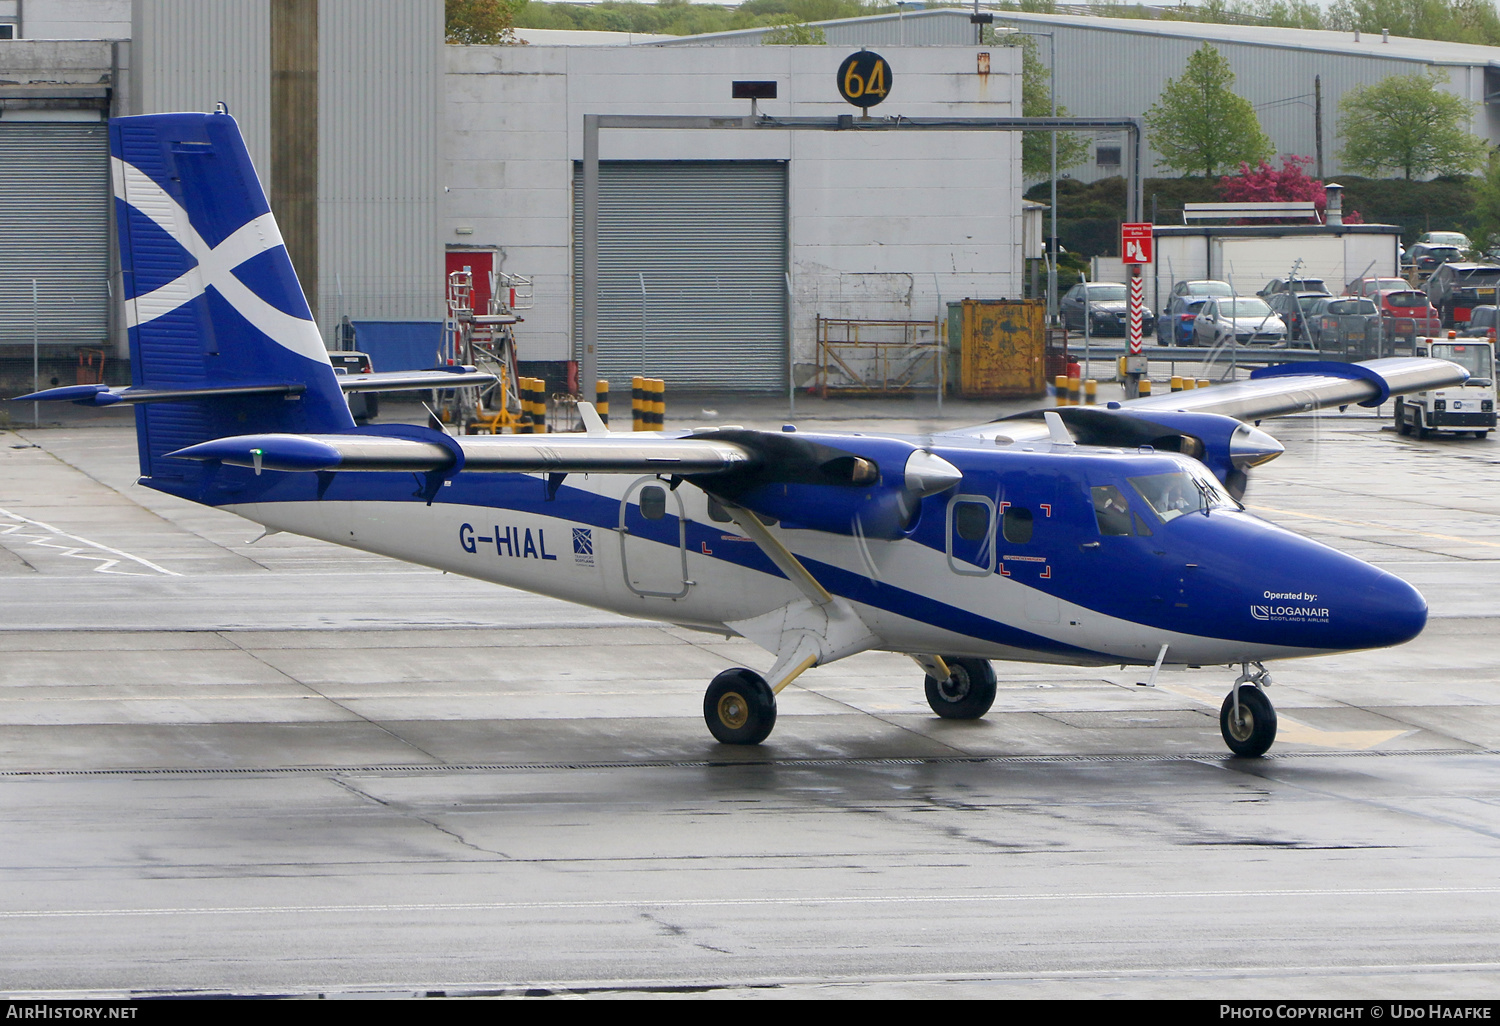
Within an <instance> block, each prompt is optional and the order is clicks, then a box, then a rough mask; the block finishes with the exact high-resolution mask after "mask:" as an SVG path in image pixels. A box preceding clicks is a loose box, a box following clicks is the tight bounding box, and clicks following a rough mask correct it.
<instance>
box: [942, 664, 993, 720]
mask: <svg viewBox="0 0 1500 1026" xmlns="http://www.w3.org/2000/svg"><path fill="white" fill-rule="evenodd" d="M943 662H945V663H947V664H948V670H949V676H948V679H947V680H945V681H941V682H940V681H938V680H936V679H934V678H933V677H932V676H931V675H929V676H927V677H926V678H925V681H926V690H927V704H928V705H929V706H931V707H932V711H933V712H935V713H937V714H938V715H939V716H941V717H942V718H943V719H945V720H977V719H979V718H980V717H981V716H983V715H984V714H985V713H987V712H989V711H990V706H992V705H994V704H995V668H994V667H993V666H991V665H990V661H989V660H988V659H960V658H956V657H955V658H952V659H950V658H948V657H946V656H945V657H944V658H943Z"/></svg>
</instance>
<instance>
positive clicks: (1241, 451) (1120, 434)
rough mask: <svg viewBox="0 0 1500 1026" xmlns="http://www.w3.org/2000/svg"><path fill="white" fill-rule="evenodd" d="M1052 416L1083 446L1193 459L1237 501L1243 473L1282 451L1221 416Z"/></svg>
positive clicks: (1068, 410)
mask: <svg viewBox="0 0 1500 1026" xmlns="http://www.w3.org/2000/svg"><path fill="white" fill-rule="evenodd" d="M1056 413H1057V415H1058V416H1059V417H1061V418H1062V420H1063V423H1064V424H1066V425H1067V426H1068V430H1069V431H1070V432H1071V433H1072V434H1073V436H1074V438H1075V439H1076V440H1077V441H1078V442H1079V444H1081V445H1118V446H1121V447H1125V448H1138V447H1140V446H1143V445H1149V446H1151V447H1152V448H1153V449H1160V450H1163V451H1167V452H1180V453H1182V454H1183V455H1184V456H1191V457H1192V458H1193V459H1195V460H1198V461H1199V462H1200V463H1202V464H1203V465H1204V466H1206V467H1208V469H1209V470H1211V471H1212V472H1213V475H1214V476H1215V477H1217V478H1218V479H1219V480H1220V481H1222V482H1223V483H1224V487H1225V488H1227V489H1228V490H1229V493H1230V494H1231V495H1233V496H1234V497H1235V498H1237V499H1238V498H1240V497H1241V496H1242V495H1244V493H1245V484H1246V482H1247V477H1246V472H1247V471H1248V470H1249V469H1250V468H1251V467H1258V466H1260V465H1261V464H1262V463H1266V462H1268V461H1270V460H1273V459H1275V458H1276V457H1277V456H1280V455H1281V454H1282V452H1284V451H1285V450H1284V449H1283V448H1282V445H1281V443H1280V442H1278V441H1276V439H1274V438H1272V437H1271V436H1270V435H1268V434H1266V432H1264V431H1262V430H1260V429H1259V428H1257V427H1252V426H1251V425H1249V424H1246V423H1244V422H1243V421H1240V420H1236V419H1235V418H1234V417H1229V416H1225V415H1224V414H1222V413H1187V412H1184V411H1181V410H1130V411H1126V410H1123V409H1111V408H1109V407H1107V406H1105V407H1099V406H1076V407H1064V408H1062V409H1059V410H1057V411H1056Z"/></svg>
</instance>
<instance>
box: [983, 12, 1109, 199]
mask: <svg viewBox="0 0 1500 1026" xmlns="http://www.w3.org/2000/svg"><path fill="white" fill-rule="evenodd" d="M995 41H996V42H997V43H999V44H1000V45H1002V46H1019V47H1020V48H1021V116H1022V117H1023V118H1045V117H1051V115H1052V87H1051V78H1052V76H1051V74H1050V73H1049V71H1048V69H1047V66H1046V65H1045V64H1043V63H1042V61H1041V58H1039V57H1038V56H1037V53H1036V51H1037V44H1036V38H1035V37H1034V36H1019V35H1015V34H1008V35H1006V36H1001V37H998V38H996V40H995ZM1057 116H1058V117H1060V118H1065V117H1067V116H1068V108H1066V107H1063V106H1059V107H1058V108H1057ZM1052 134H1053V133H1051V132H1022V133H1021V174H1023V175H1024V176H1025V177H1027V178H1045V177H1046V176H1047V175H1049V174H1050V173H1051V170H1052V146H1051V142H1050V141H1049V140H1050V137H1051V136H1052ZM1056 135H1057V170H1058V171H1066V170H1067V169H1068V168H1070V167H1077V166H1078V165H1079V164H1082V163H1083V162H1084V161H1085V160H1088V159H1089V144H1088V140H1087V139H1083V138H1081V137H1079V136H1077V135H1074V134H1073V133H1071V132H1058V133H1056Z"/></svg>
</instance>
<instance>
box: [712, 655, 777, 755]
mask: <svg viewBox="0 0 1500 1026" xmlns="http://www.w3.org/2000/svg"><path fill="white" fill-rule="evenodd" d="M703 719H704V721H705V722H706V723H707V724H708V731H709V733H710V734H712V735H713V736H714V737H715V738H716V739H717V740H719V741H720V742H722V743H723V744H726V745H758V744H760V743H761V742H762V741H764V740H765V739H766V738H767V737H769V736H770V733H771V728H772V727H774V726H776V694H775V692H773V691H772V690H771V685H769V684H767V683H766V680H765V678H764V677H762V676H761V675H760V674H758V673H756V672H755V671H754V670H747V669H745V668H744V667H742V666H737V667H735V668H734V669H730V670H725V671H724V672H723V673H721V674H719V675H718V676H717V677H715V678H714V679H713V682H712V683H711V684H709V685H708V690H707V691H706V692H704V694H703Z"/></svg>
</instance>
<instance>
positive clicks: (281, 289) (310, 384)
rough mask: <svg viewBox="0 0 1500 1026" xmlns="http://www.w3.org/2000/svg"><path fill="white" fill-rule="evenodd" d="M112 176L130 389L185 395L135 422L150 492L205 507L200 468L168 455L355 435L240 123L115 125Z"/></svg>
mask: <svg viewBox="0 0 1500 1026" xmlns="http://www.w3.org/2000/svg"><path fill="white" fill-rule="evenodd" d="M110 169H111V175H112V179H113V185H114V195H115V214H116V217H117V220H118V225H119V233H118V235H119V245H120V265H121V268H122V271H123V275H122V277H123V283H124V292H125V317H126V322H127V325H128V328H129V335H130V361H131V375H132V378H133V384H134V387H136V388H138V389H153V390H160V391H161V392H164V393H170V392H174V391H181V392H183V393H184V397H183V401H181V402H176V401H166V402H153V403H150V404H145V405H141V406H138V407H137V408H136V434H137V441H138V445H139V449H140V460H141V474H142V477H143V479H144V483H147V484H150V485H151V486H153V487H155V488H158V489H161V490H162V491H169V492H173V493H176V494H180V495H184V496H186V497H192V498H199V497H200V496H199V493H200V491H201V489H202V487H203V485H204V484H205V475H206V474H207V473H208V471H206V470H205V468H204V466H203V464H201V463H197V462H194V461H191V460H181V459H169V458H166V456H165V454H166V453H170V452H174V451H176V450H179V449H182V448H184V447H186V446H189V445H195V444H197V443H200V442H204V441H208V440H211V439H214V438H220V437H223V436H225V435H240V434H246V433H247V432H265V433H272V432H275V433H282V432H286V433H298V434H301V433H325V434H326V433H337V432H342V431H348V430H351V429H353V427H354V420H353V417H351V416H350V413H349V407H348V404H347V402H346V401H345V400H344V396H343V391H342V390H341V389H340V387H339V382H338V379H337V378H336V377H335V375H334V371H333V367H332V365H331V364H330V363H329V359H328V353H327V350H326V348H325V347H324V345H323V341H322V339H321V337H320V336H319V334H318V328H317V325H316V324H315V323H314V321H313V318H312V312H311V311H310V309H309V308H308V304H307V299H306V297H305V296H304V295H303V293H302V288H301V285H300V284H299V283H298V281H297V276H296V273H295V271H294V270H293V268H292V262H291V259H290V257H289V256H288V255H287V251H286V246H285V244H284V243H283V242H282V239H281V233H280V230H279V229H278V228H277V226H276V220H275V218H274V217H273V216H272V215H271V208H270V204H269V203H267V201H266V195H265V191H264V190H263V189H262V188H261V185H260V180H259V178H258V177H257V176H256V173H255V169H254V167H253V166H252V165H251V162H250V154H249V152H248V151H247V150H246V148H245V141H244V138H243V137H242V136H241V135H240V130H239V126H238V125H237V124H236V123H235V121H234V118H232V117H230V116H229V115H228V114H223V113H218V114H148V115H142V116H138V117H128V118H116V119H114V120H112V121H111V122H110ZM278 386H287V387H278ZM188 393H192V394H191V395H189V394H188Z"/></svg>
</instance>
